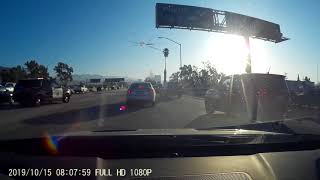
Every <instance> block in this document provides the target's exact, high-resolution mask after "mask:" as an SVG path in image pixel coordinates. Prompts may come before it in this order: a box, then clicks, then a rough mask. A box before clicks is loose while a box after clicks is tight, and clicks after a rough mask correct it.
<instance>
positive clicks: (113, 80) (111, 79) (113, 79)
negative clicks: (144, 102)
mask: <svg viewBox="0 0 320 180" xmlns="http://www.w3.org/2000/svg"><path fill="white" fill-rule="evenodd" d="M123 81H124V78H106V79H105V80H104V82H106V83H108V82H123Z"/></svg>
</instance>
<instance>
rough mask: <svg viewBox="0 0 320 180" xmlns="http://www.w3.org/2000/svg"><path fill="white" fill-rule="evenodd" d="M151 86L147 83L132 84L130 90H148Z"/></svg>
mask: <svg viewBox="0 0 320 180" xmlns="http://www.w3.org/2000/svg"><path fill="white" fill-rule="evenodd" d="M150 88H151V85H150V84H149V83H133V84H131V86H130V89H150Z"/></svg>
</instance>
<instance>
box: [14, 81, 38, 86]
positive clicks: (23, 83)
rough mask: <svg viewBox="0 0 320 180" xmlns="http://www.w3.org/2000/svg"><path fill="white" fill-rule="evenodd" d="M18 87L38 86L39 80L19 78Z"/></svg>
mask: <svg viewBox="0 0 320 180" xmlns="http://www.w3.org/2000/svg"><path fill="white" fill-rule="evenodd" d="M17 86H19V87H40V86H41V80H20V81H19V82H18V84H17Z"/></svg>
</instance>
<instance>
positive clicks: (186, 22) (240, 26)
mask: <svg viewBox="0 0 320 180" xmlns="http://www.w3.org/2000/svg"><path fill="white" fill-rule="evenodd" d="M156 28H177V29H190V30H191V29H194V30H202V31H214V32H220V33H228V34H239V35H243V36H247V37H252V38H257V39H263V40H267V41H272V42H281V41H285V40H288V38H285V37H283V36H282V33H281V31H280V25H279V24H275V23H272V22H268V21H265V20H262V19H258V18H254V17H250V16H245V15H242V14H237V13H232V12H228V11H220V10H215V9H209V8H203V7H194V6H185V5H177V4H163V3H157V4H156Z"/></svg>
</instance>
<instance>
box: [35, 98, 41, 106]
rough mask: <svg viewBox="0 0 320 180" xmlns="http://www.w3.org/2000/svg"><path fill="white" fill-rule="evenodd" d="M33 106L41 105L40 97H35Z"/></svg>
mask: <svg viewBox="0 0 320 180" xmlns="http://www.w3.org/2000/svg"><path fill="white" fill-rule="evenodd" d="M33 104H34V106H40V105H41V98H40V96H37V97H35V98H34V101H33Z"/></svg>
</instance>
